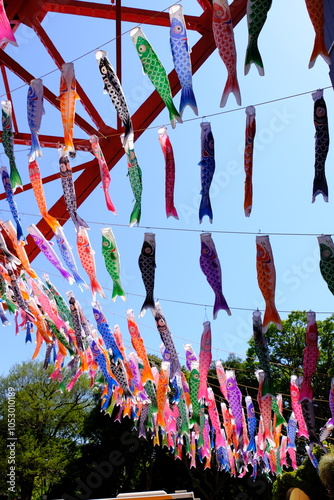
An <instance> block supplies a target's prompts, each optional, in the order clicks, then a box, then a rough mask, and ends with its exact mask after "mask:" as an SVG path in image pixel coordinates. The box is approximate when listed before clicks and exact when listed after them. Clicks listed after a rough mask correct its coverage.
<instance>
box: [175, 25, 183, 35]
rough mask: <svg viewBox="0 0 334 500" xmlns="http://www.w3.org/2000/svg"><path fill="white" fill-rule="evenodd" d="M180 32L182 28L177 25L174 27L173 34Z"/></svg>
mask: <svg viewBox="0 0 334 500" xmlns="http://www.w3.org/2000/svg"><path fill="white" fill-rule="evenodd" d="M181 31H182V26H179V25H177V26H174V32H175V33H181Z"/></svg>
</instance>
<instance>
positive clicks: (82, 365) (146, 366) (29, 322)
mask: <svg viewBox="0 0 334 500" xmlns="http://www.w3.org/2000/svg"><path fill="white" fill-rule="evenodd" d="M1 230H2V232H0V250H1V254H2V261H3V262H4V264H3V265H2V264H1V265H0V305H1V307H0V320H1V322H2V323H3V325H7V324H8V323H9V316H8V313H10V314H14V317H15V324H16V330H17V331H19V329H20V327H22V328H25V330H26V341H32V339H33V335H35V344H36V345H35V350H34V353H33V358H36V357H37V356H38V354H39V353H40V351H41V347H42V345H43V344H45V360H44V367H45V368H46V367H47V366H48V365H49V363H50V360H51V357H52V355H53V360H54V370H53V372H52V374H51V377H52V378H53V379H54V380H57V381H58V383H59V389H60V390H62V391H64V390H68V391H69V390H71V389H72V387H73V386H74V384H75V382H76V381H77V380H78V379H79V377H80V376H81V375H82V374H83V373H86V375H87V377H88V378H89V380H90V384H91V387H96V388H97V387H99V388H100V390H101V407H102V409H103V410H104V411H106V412H108V413H110V414H113V415H114V418H115V420H117V421H120V422H121V421H122V418H125V417H128V418H131V419H133V421H134V425H135V428H136V429H137V430H138V435H139V436H141V437H142V438H146V439H152V440H153V443H154V445H161V446H166V447H167V448H168V449H169V450H170V451H171V452H173V453H174V455H175V458H179V459H181V458H182V455H183V454H185V455H186V457H187V458H188V459H189V462H190V467H191V468H195V467H198V466H200V465H201V466H203V467H204V468H210V467H214V466H215V467H217V468H218V470H222V471H226V472H228V473H230V474H232V475H233V476H235V477H243V476H244V474H246V472H247V471H248V470H249V465H251V466H252V469H251V470H252V474H253V477H254V478H255V477H256V475H257V474H258V473H259V471H263V472H264V473H266V474H272V475H274V474H280V473H282V470H283V468H284V467H286V468H290V467H293V468H296V467H297V460H296V437H303V438H304V441H305V449H306V452H307V453H308V455H309V457H310V459H311V460H312V463H313V464H314V465H315V466H317V461H316V458H315V457H314V455H313V452H312V449H313V446H314V445H315V444H317V445H318V446H322V447H323V449H324V450H325V447H324V446H323V445H322V441H323V440H324V439H326V437H328V435H329V434H330V433H331V431H332V429H333V427H334V423H333V422H334V420H333V419H334V403H333V401H334V389H333V387H334V381H332V386H331V392H330V396H329V400H330V410H331V415H332V416H331V419H330V420H328V422H327V423H326V425H325V427H324V429H322V431H321V434H320V436H319V437H318V434H317V431H316V428H315V422H314V420H315V417H314V407H313V402H312V399H310V398H312V390H311V393H310V383H311V377H312V374H313V373H314V369H315V364H316V362H317V359H318V349H317V330H316V323H315V316H314V313H312V312H310V313H308V326H307V330H306V337H305V338H306V346H305V352H304V364H303V372H304V373H303V377H304V378H303V381H301V380H299V379H298V378H297V377H296V376H294V375H293V376H292V377H291V405H292V410H293V411H292V413H291V415H290V418H289V421H288V423H287V422H286V421H285V420H284V418H283V416H282V410H283V400H282V397H281V395H280V394H278V395H276V394H275V392H274V389H273V384H272V377H271V372H270V362H269V354H268V349H267V345H266V341H265V338H264V332H263V329H262V324H261V315H260V313H259V312H258V311H255V312H254V313H253V325H254V328H253V329H254V340H255V348H256V353H257V355H258V358H259V361H260V367H261V369H259V370H257V371H256V377H257V379H258V381H259V388H258V396H257V402H256V400H253V399H252V398H251V397H250V396H249V395H246V396H245V397H244V396H243V394H242V392H241V390H240V388H239V387H238V383H237V377H236V373H235V371H234V370H233V369H227V370H226V371H225V369H224V367H223V365H222V362H221V361H219V360H218V361H216V362H215V364H214V366H215V371H216V374H217V379H218V382H219V389H218V388H217V390H216V393H215V392H214V390H213V387H212V386H211V385H210V378H209V371H210V368H211V366H212V340H211V325H210V322H209V321H205V322H204V323H203V331H202V334H201V339H200V352H199V355H198V356H197V354H196V352H195V351H194V349H193V348H192V346H191V344H185V345H184V349H185V357H186V368H187V370H188V371H187V372H184V371H182V370H181V364H180V359H179V356H178V353H177V351H176V348H175V344H174V341H173V337H172V333H171V331H170V329H169V327H168V324H167V320H166V318H165V316H164V314H163V312H162V309H161V307H160V305H159V303H155V304H154V308H153V307H152V308H151V309H152V314H153V317H154V320H155V322H156V326H157V330H158V332H159V334H160V337H161V340H162V345H161V353H162V358H163V360H162V362H161V364H160V366H154V365H153V366H152V365H151V364H150V360H149V356H148V353H147V349H146V346H145V343H144V340H143V337H142V335H141V333H140V329H139V326H138V324H137V322H136V320H135V315H134V311H133V310H132V309H128V310H127V326H128V331H129V334H130V339H131V346H132V348H133V351H131V352H130V353H129V354H127V352H126V349H125V345H124V342H123V338H122V333H121V330H120V327H119V326H118V325H114V326H113V327H112V326H111V325H110V324H109V323H108V320H107V318H106V316H105V315H104V313H103V310H102V307H101V305H100V303H99V302H97V301H96V300H93V302H92V313H93V316H94V319H95V325H93V324H92V322H91V321H90V319H89V318H88V317H86V316H85V313H84V311H83V309H82V307H81V305H80V302H79V300H77V299H76V297H75V296H74V294H73V292H72V291H68V292H67V294H66V296H67V297H66V299H64V298H63V297H62V296H61V295H60V294H59V292H58V291H57V289H56V288H55V287H54V285H53V284H52V283H51V281H50V279H49V277H48V276H47V275H43V279H40V278H38V276H37V275H36V273H34V272H33V271H32V270H31V268H29V267H27V266H26V265H25V266H26V268H25V269H24V271H26V272H27V274H25V273H24V271H23V264H22V262H21V257H20V258H19V257H18V256H16V255H14V254H13V253H12V252H11V251H10V250H9V249H8V246H7V244H6V241H5V238H4V236H5V235H6V236H8V237H9V235H12V233H13V227H12V225H11V223H10V224H8V222H7V223H3V222H1ZM29 231H31V234H32V235H33V234H34V228H29ZM83 231H84V232H86V231H85V230H83ZM110 231H111V230H110V229H109V228H105V231H103V233H102V234H103V235H104V233H106V234H107V236H110V234H109V233H110ZM37 234H38V233H37ZM11 237H14V238H15V231H14V236H11ZM103 237H104V236H103ZM103 237H102V238H103ZM103 241H104V240H103ZM107 241H108V244H109V241H110V240H109V238H108V237H107ZM113 241H114V239H113ZM149 241H151V242H152V235H150V234H148V239H147V240H146V239H145V240H144V244H145V242H146V243H147V242H148V243H149ZM41 244H44V242H42V243H41ZM17 245H20V248H21V247H22V242H17ZM22 248H23V247H22ZM22 248H21V250H22ZM145 248H148V249H149V251H148V255H151V250H152V245H151V247H146V245H145ZM106 249H107V247H106ZM113 249H114V251H116V252H117V249H116V244H115V242H114V243H113V245H112V246H111V247H110V249H109V250H108V252H113ZM17 253H18V252H17ZM144 255H145V251H144ZM152 262H153V265H152V263H151V264H147V263H145V264H144V265H143V269H144V268H146V267H147V269H150V268H151V267H153V268H154V267H155V263H154V259H153V261H152ZM21 264H22V266H21ZM113 264H115V265H114V266H112V272H114V271H115V268H117V265H116V262H114V261H113ZM147 269H146V271H147ZM28 270H29V273H28ZM114 278H115V276H114ZM114 278H113V279H114ZM19 317H21V318H22V322H21V323H20V324H19V320H18V318H19ZM210 377H212V375H210ZM217 391H219V393H218V392H217ZM218 396H219V397H220V398H221V399H222V401H221V403H220V404H219V405H218V404H217V397H218ZM244 408H245V409H246V412H245V410H244ZM255 408H257V409H256V410H255ZM258 410H259V411H258ZM258 413H259V417H258V416H257V414H258Z"/></svg>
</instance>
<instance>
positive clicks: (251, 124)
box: [244, 106, 256, 217]
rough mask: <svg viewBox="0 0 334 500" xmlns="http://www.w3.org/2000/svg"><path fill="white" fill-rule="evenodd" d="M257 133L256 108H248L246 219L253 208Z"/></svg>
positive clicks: (245, 160) (246, 133)
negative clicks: (254, 158) (254, 153)
mask: <svg viewBox="0 0 334 500" xmlns="http://www.w3.org/2000/svg"><path fill="white" fill-rule="evenodd" d="M255 132H256V119H255V108H254V106H247V108H246V130H245V150H244V168H245V195H244V211H245V216H246V217H249V216H250V214H251V211H252V207H253V151H254V138H255Z"/></svg>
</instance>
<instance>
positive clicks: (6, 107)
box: [1, 101, 22, 192]
mask: <svg viewBox="0 0 334 500" xmlns="http://www.w3.org/2000/svg"><path fill="white" fill-rule="evenodd" d="M1 109H2V137H1V142H2V145H3V148H4V150H5V154H6V155H7V157H8V159H9V166H10V182H11V185H12V189H13V192H15V191H16V189H17V188H22V179H21V176H20V174H19V171H18V170H17V167H16V163H15V156H14V132H13V126H12V112H13V111H12V103H11V101H1Z"/></svg>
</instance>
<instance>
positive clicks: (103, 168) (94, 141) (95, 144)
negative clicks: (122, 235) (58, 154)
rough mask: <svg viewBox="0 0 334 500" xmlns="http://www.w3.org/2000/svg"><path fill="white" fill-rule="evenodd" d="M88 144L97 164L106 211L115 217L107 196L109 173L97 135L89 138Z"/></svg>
mask: <svg viewBox="0 0 334 500" xmlns="http://www.w3.org/2000/svg"><path fill="white" fill-rule="evenodd" d="M90 143H91V145H92V151H93V153H94V156H95V158H96V159H97V162H98V164H99V168H100V176H101V180H102V187H103V192H104V197H105V200H106V206H107V209H108V210H110V211H111V212H113V213H114V214H115V215H117V212H116V208H115V205H114V204H113V202H112V200H111V198H110V195H109V185H110V182H111V177H110V172H109V168H108V165H107V163H106V160H105V158H104V154H103V152H102V149H101V147H100V143H99V138H98V137H97V135H91V136H90Z"/></svg>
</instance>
